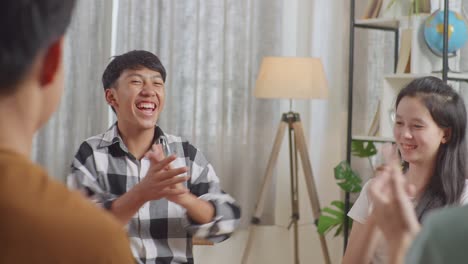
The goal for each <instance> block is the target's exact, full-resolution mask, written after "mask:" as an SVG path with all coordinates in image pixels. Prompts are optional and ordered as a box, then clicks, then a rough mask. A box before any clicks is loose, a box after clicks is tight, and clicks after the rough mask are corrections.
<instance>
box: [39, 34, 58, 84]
mask: <svg viewBox="0 0 468 264" xmlns="http://www.w3.org/2000/svg"><path fill="white" fill-rule="evenodd" d="M62 43H63V37H62V38H60V39H59V40H57V41H55V42H54V43H52V45H50V46H49V48H48V49H47V51H46V52H45V54H44V59H43V61H42V67H41V72H40V76H39V81H40V84H41V87H44V88H47V87H48V86H49V85H50V84H52V83H53V81H54V79H55V77H56V76H57V73H58V71H59V67H60V63H61V60H62Z"/></svg>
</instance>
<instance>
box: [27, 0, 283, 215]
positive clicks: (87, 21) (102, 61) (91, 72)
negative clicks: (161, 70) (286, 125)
mask: <svg viewBox="0 0 468 264" xmlns="http://www.w3.org/2000/svg"><path fill="white" fill-rule="evenodd" d="M116 7H118V8H116ZM281 7H282V1H281V0H242V1H235V0H231V1H227V0H226V1H219V0H211V1H208V0H203V1H202V0H197V1H195V0H178V1H176V0H158V1H156V0H141V1H133V0H113V1H112V0H106V1H92V0H79V1H78V3H77V8H76V10H75V14H74V18H73V21H72V25H71V27H70V29H69V31H68V33H67V37H66V45H65V60H64V66H65V72H66V77H65V79H66V82H65V86H66V88H65V92H64V96H63V98H62V102H61V105H60V109H59V110H58V112H57V113H56V114H54V116H53V118H52V119H51V120H50V121H49V123H48V125H47V126H46V127H45V128H44V129H42V130H41V131H40V133H38V135H37V137H36V140H35V144H34V148H33V159H35V160H36V161H38V162H39V163H41V164H42V165H44V166H45V167H46V168H47V169H48V170H49V172H50V173H51V174H52V175H54V176H55V177H57V178H58V179H60V180H64V179H65V177H66V175H67V173H68V171H69V165H70V162H71V161H72V158H73V155H74V153H75V152H76V151H77V148H78V146H79V144H80V143H81V142H82V141H83V140H84V139H86V138H87V137H89V136H92V135H95V134H99V133H102V132H103V131H105V130H106V129H107V127H108V124H109V110H108V109H109V108H108V107H107V105H106V103H105V100H104V96H103V94H104V92H103V89H102V85H101V81H100V78H101V75H102V72H103V70H104V68H105V66H106V65H107V63H108V62H109V58H110V57H111V54H112V53H114V54H112V55H115V54H122V53H124V52H127V51H130V50H134V49H145V50H148V51H151V52H153V53H155V54H157V55H158V56H159V57H160V59H161V61H162V62H163V64H164V66H165V68H166V70H167V72H168V77H167V82H166V87H167V88H166V89H167V98H166V106H165V109H164V111H163V113H162V115H161V118H160V122H159V124H160V126H161V127H162V129H163V130H164V131H166V132H168V133H172V134H176V135H180V136H183V137H185V138H186V139H188V140H189V141H190V142H191V143H193V144H194V145H195V146H196V147H198V148H199V149H201V150H202V152H203V153H204V154H205V155H206V156H207V158H208V159H209V160H210V162H211V163H212V164H213V166H214V168H215V170H216V172H217V174H218V176H219V177H220V179H221V182H222V186H223V188H224V189H225V190H226V191H227V192H229V193H230V194H231V195H233V196H234V197H235V198H236V199H237V200H238V202H239V203H240V205H241V207H242V212H243V222H244V223H247V222H248V220H249V218H250V217H251V215H252V212H253V210H254V205H255V201H256V199H257V196H258V188H259V186H260V182H261V180H262V179H263V173H264V170H265V168H266V164H267V160H268V157H269V154H270V151H271V147H272V143H273V139H274V136H275V133H276V128H277V126H278V123H279V121H280V114H279V113H277V112H275V111H274V110H277V109H278V102H277V101H274V100H258V99H255V98H254V97H253V88H254V85H255V79H256V75H257V72H258V69H259V65H260V62H261V59H262V57H263V56H267V55H268V56H275V55H280V51H281V25H282V24H281V23H282V20H281ZM113 12H114V13H113ZM113 15H114V19H113ZM112 32H115V33H116V38H115V39H114V40H113V39H112ZM112 41H114V42H112ZM112 49H114V50H112ZM111 118H112V117H111ZM270 188H271V193H270V194H271V196H270V198H273V195H274V186H271V187H270ZM267 200H269V201H272V200H274V199H267ZM273 216H274V206H273V203H269V204H267V205H266V206H265V213H264V217H263V220H264V223H272V221H273Z"/></svg>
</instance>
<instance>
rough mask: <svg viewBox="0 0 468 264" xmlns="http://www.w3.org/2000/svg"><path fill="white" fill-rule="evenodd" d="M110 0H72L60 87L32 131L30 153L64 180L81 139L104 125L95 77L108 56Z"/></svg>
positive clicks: (103, 107) (100, 92)
mask: <svg viewBox="0 0 468 264" xmlns="http://www.w3.org/2000/svg"><path fill="white" fill-rule="evenodd" d="M111 10H112V2H111V1H92V0H81V1H77V5H76V8H75V13H74V15H73V19H72V22H71V25H70V28H69V29H68V32H67V35H66V37H65V45H64V60H63V64H64V72H65V78H64V79H65V89H64V91H63V95H62V100H61V103H60V106H59V108H58V110H57V112H56V113H55V114H54V115H53V117H52V118H51V120H49V122H48V123H47V124H46V126H44V127H43V128H42V129H41V130H40V131H39V133H38V134H37V135H36V136H35V140H34V144H33V150H32V158H33V160H35V161H37V162H39V163H40V164H42V165H43V166H44V167H46V168H47V170H48V172H49V173H50V175H52V176H53V177H55V178H57V179H58V180H60V181H64V180H65V178H66V176H67V175H68V173H69V168H70V164H71V162H72V158H73V156H74V154H75V152H76V151H77V149H78V147H79V145H80V143H81V142H82V141H83V140H85V139H86V138H87V137H89V136H92V135H94V134H98V133H101V132H102V131H104V130H105V129H106V128H107V125H108V121H107V119H108V108H107V106H106V104H105V100H104V94H103V89H102V85H101V81H100V77H101V75H100V74H101V73H102V71H103V69H104V67H105V65H106V63H107V61H108V59H109V57H110V37H109V36H110V34H109V32H110V29H111V24H110V22H111V20H110V19H109V18H110V17H111V13H110V11H111Z"/></svg>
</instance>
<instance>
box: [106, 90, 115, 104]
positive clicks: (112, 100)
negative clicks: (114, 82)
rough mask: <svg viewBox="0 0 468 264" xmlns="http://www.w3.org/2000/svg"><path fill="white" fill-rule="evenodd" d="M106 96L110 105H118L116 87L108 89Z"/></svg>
mask: <svg viewBox="0 0 468 264" xmlns="http://www.w3.org/2000/svg"><path fill="white" fill-rule="evenodd" d="M105 96H106V101H107V103H108V104H109V105H110V106H112V107H116V106H118V104H117V100H116V99H115V95H114V89H113V88H108V89H106V94H105Z"/></svg>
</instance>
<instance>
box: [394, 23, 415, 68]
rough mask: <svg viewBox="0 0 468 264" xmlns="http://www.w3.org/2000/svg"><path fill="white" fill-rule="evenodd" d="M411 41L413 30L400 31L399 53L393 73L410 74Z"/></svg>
mask: <svg viewBox="0 0 468 264" xmlns="http://www.w3.org/2000/svg"><path fill="white" fill-rule="evenodd" d="M412 39H413V29H412V28H405V29H402V30H401V43H400V51H399V52H398V63H397V67H396V71H395V73H410V72H411V59H410V57H411V46H412V41H413V40H412Z"/></svg>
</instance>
